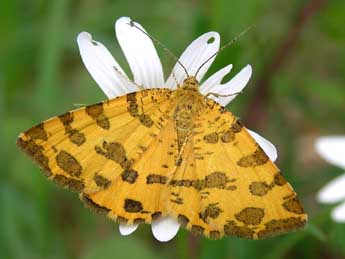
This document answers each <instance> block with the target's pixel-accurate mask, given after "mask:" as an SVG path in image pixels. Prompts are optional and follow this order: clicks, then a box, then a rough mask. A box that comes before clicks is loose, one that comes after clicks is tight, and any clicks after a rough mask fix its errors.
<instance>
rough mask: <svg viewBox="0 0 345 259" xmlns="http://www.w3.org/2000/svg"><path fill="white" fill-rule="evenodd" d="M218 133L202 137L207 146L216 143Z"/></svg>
mask: <svg viewBox="0 0 345 259" xmlns="http://www.w3.org/2000/svg"><path fill="white" fill-rule="evenodd" d="M218 138H219V137H218V133H217V132H212V133H210V134H207V135H205V136H204V141H205V142H206V143H209V144H216V143H217V142H218Z"/></svg>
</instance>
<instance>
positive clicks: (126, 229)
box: [119, 224, 139, 236]
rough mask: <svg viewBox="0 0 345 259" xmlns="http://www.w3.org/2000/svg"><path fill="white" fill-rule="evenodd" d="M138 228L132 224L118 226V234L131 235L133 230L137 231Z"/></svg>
mask: <svg viewBox="0 0 345 259" xmlns="http://www.w3.org/2000/svg"><path fill="white" fill-rule="evenodd" d="M138 226H139V225H138V224H134V225H124V224H120V225H119V231H120V234H121V235H123V236H128V235H130V234H132V233H133V232H134V231H135V230H137V228H138Z"/></svg>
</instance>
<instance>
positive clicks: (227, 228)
mask: <svg viewBox="0 0 345 259" xmlns="http://www.w3.org/2000/svg"><path fill="white" fill-rule="evenodd" d="M224 233H225V234H226V235H229V236H236V237H242V238H247V239H253V234H254V231H253V230H251V229H250V228H248V227H241V226H237V225H236V222H235V221H233V220H229V221H228V222H227V224H226V225H224Z"/></svg>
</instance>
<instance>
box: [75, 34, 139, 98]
mask: <svg viewBox="0 0 345 259" xmlns="http://www.w3.org/2000/svg"><path fill="white" fill-rule="evenodd" d="M77 42H78V46H79V51H80V55H81V58H82V60H83V62H84V64H85V66H86V68H87V70H88V71H89V73H90V74H91V76H92V77H93V78H94V79H95V81H96V82H97V84H98V85H99V86H100V87H101V89H102V90H103V92H104V93H105V94H106V95H107V97H108V98H114V97H117V96H120V95H124V94H127V93H129V92H134V91H137V90H138V89H137V87H136V86H135V85H133V84H131V83H130V82H129V81H128V80H127V79H126V77H127V76H126V74H125V72H124V71H123V70H122V68H121V67H120V66H119V64H118V63H117V62H116V61H115V59H114V58H113V56H112V55H111V54H110V52H109V51H108V50H107V48H106V47H104V46H103V45H102V44H101V43H99V42H97V41H94V40H92V37H91V34H89V33H87V32H81V33H79V35H78V38H77ZM114 67H116V68H117V70H118V71H116V70H115V68H114ZM120 73H121V74H120Z"/></svg>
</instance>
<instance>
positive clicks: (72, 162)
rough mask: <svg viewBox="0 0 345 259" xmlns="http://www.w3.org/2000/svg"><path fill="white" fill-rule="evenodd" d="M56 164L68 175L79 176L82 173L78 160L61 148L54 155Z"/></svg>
mask: <svg viewBox="0 0 345 259" xmlns="http://www.w3.org/2000/svg"><path fill="white" fill-rule="evenodd" d="M56 163H57V165H58V166H59V167H60V168H61V169H62V170H64V171H65V172H66V173H67V174H69V175H70V176H75V177H79V176H80V175H81V173H82V167H81V165H80V163H79V162H78V160H77V159H76V158H75V157H74V156H73V155H71V154H70V153H68V152H66V151H64V150H62V151H60V153H59V154H58V155H57V156H56Z"/></svg>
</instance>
